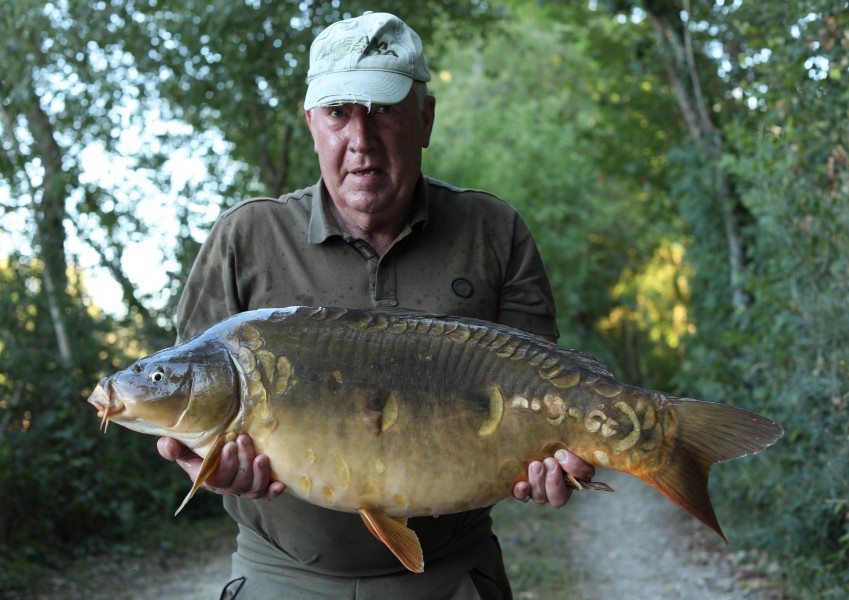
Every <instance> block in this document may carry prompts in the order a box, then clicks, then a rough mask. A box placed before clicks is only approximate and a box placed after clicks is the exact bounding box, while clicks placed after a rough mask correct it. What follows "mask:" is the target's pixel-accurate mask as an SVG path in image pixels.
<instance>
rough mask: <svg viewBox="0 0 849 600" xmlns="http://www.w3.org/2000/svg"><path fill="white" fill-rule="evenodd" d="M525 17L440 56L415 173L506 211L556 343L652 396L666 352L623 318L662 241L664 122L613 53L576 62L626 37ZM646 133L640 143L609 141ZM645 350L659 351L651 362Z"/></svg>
mask: <svg viewBox="0 0 849 600" xmlns="http://www.w3.org/2000/svg"><path fill="white" fill-rule="evenodd" d="M526 13H527V14H521V15H519V16H516V17H515V18H514V19H513V20H511V21H510V22H509V23H505V24H504V26H503V27H502V28H501V29H499V30H498V31H493V32H490V34H489V35H488V36H487V38H486V39H485V40H482V41H481V42H480V43H478V44H469V43H462V44H457V45H456V46H455V47H452V48H451V49H450V52H449V53H448V54H447V55H446V57H445V60H444V63H445V64H451V65H452V68H451V69H450V70H449V69H446V70H443V71H441V72H439V73H438V77H436V80H435V81H434V82H433V84H432V85H431V88H432V90H433V92H434V93H435V95H436V98H437V118H436V130H435V133H434V138H433V140H432V145H431V147H430V149H429V150H428V152H427V153H426V156H425V171H426V172H427V173H429V174H431V175H433V176H435V177H438V178H441V179H445V180H447V181H450V182H452V183H454V184H456V185H460V186H466V187H473V188H474V187H478V188H482V189H486V190H489V191H492V192H494V193H496V194H497V195H498V196H500V197H501V198H504V199H505V200H506V201H508V202H510V203H511V204H513V205H515V206H516V207H517V208H518V209H519V210H520V212H521V213H522V215H523V216H524V218H525V219H526V221H527V222H528V224H529V226H530V228H531V231H532V232H533V234H534V236H535V238H536V240H537V243H538V245H539V247H540V251H541V253H542V255H543V259H544V261H545V264H546V267H547V270H548V273H549V277H550V279H551V281H552V286H553V288H554V292H555V299H556V302H557V305H558V313H559V323H560V329H561V340H560V341H561V343H563V344H564V345H567V346H572V347H577V348H581V349H583V350H585V351H588V352H592V353H594V354H597V355H599V356H600V357H602V358H603V359H605V360H606V362H608V363H610V365H611V366H612V367H613V368H614V370H615V371H618V372H621V373H622V374H623V377H624V378H627V379H628V380H630V381H631V382H633V383H646V382H651V383H652V384H653V385H655V386H657V387H661V386H663V385H664V384H665V383H667V382H666V381H665V380H664V377H668V375H669V373H670V372H671V370H672V366H673V365H674V363H675V360H676V358H675V350H674V348H671V347H669V346H666V347H665V348H664V344H663V343H659V344H654V343H650V342H649V330H650V329H651V327H652V324H651V323H650V322H648V321H649V320H648V319H646V318H643V317H639V316H634V315H636V314H637V312H638V311H637V309H636V306H637V304H638V300H637V295H638V293H637V291H636V290H635V288H634V287H633V286H629V285H628V284H627V282H628V281H631V280H633V278H634V277H636V276H637V274H640V273H643V272H644V270H645V269H646V268H648V267H649V265H651V264H652V261H653V259H654V257H655V250H656V249H657V248H659V247H660V246H662V245H664V244H665V239H664V236H666V235H668V234H669V229H668V228H667V229H663V228H661V227H659V226H658V224H660V223H664V224H666V223H668V220H669V219H670V218H671V215H670V214H669V213H668V208H667V205H668V201H667V200H666V197H665V192H664V191H663V190H662V188H661V187H659V184H660V183H662V179H663V172H662V168H661V166H662V164H663V162H664V159H663V153H664V148H665V146H666V141H665V138H666V136H667V135H668V134H667V133H666V132H663V133H661V134H657V133H656V132H655V131H653V130H652V129H651V127H650V126H649V123H651V122H652V121H653V120H655V119H656V118H661V115H664V114H668V112H669V100H668V98H666V97H665V96H664V95H663V93H662V86H661V85H659V83H658V82H657V79H656V78H655V77H654V76H653V75H651V74H650V73H643V72H640V71H639V70H638V69H634V68H633V65H632V64H631V62H630V61H629V60H628V59H627V58H625V59H622V58H621V56H622V55H621V54H616V52H613V54H616V56H618V57H620V58H619V61H620V62H619V63H618V64H617V65H615V67H614V66H611V68H610V71H609V72H607V73H605V72H603V70H602V69H601V67H600V65H599V63H597V62H596V61H595V60H593V59H592V57H591V56H588V55H587V52H586V48H587V46H588V45H590V44H593V43H594V42H595V41H596V40H597V39H598V38H600V37H605V36H607V37H609V39H610V41H611V43H612V44H615V45H616V49H621V50H622V52H623V53H624V54H625V55H626V56H627V55H628V53H629V48H630V44H631V42H632V40H630V39H629V38H628V37H627V36H622V35H621V32H614V31H612V30H611V28H610V26H609V25H608V24H606V23H601V24H598V25H597V27H596V25H595V24H589V23H587V22H585V21H582V22H581V26H580V27H579V26H571V25H569V24H566V25H563V26H558V27H552V26H551V25H550V24H549V25H544V24H543V23H541V22H539V20H538V15H536V14H535V13H533V12H531V11H526ZM530 30H533V31H534V32H535V34H534V35H532V36H529V35H526V32H527V31H530ZM614 33H618V34H619V37H616V36H615V35H614ZM540 69H542V70H543V73H544V76H543V77H540ZM614 81H617V82H623V81H624V82H625V84H626V85H627V86H628V87H629V89H625V90H623V89H621V88H620V89H616V88H614V86H613V82H614ZM645 137H648V138H650V140H651V141H650V142H648V143H646V144H645V145H643V146H642V147H641V148H636V147H635V146H633V145H629V144H627V143H622V140H623V139H629V138H637V139H641V140H642V139H644V138H645ZM623 283H624V285H623ZM615 288H618V289H619V290H620V295H619V296H618V297H615V296H614V293H613V290H614V289H615ZM623 306H630V307H632V308H633V310H630V311H626V314H627V315H628V318H626V319H620V320H618V321H617V325H616V326H612V327H608V328H607V329H605V330H601V329H599V327H598V325H599V323H600V322H601V321H603V320H605V319H607V320H609V317H610V315H611V314H612V313H614V312H616V311H617V310H620V309H621V308H622V307H623ZM649 346H654V347H655V348H658V349H661V348H664V349H663V350H661V351H659V352H658V353H657V354H655V355H654V358H656V359H657V360H654V359H652V358H649V357H650V356H651V355H652V354H651V352H649V351H647V350H646V349H647V348H648V347H649Z"/></svg>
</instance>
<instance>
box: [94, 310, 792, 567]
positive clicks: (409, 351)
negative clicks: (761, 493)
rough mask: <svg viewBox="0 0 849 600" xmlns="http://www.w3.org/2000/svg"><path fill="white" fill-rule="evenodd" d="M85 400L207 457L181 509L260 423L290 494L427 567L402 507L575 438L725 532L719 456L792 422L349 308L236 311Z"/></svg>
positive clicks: (471, 499) (440, 322) (464, 488)
mask: <svg viewBox="0 0 849 600" xmlns="http://www.w3.org/2000/svg"><path fill="white" fill-rule="evenodd" d="M88 401H89V402H90V403H91V404H93V405H94V406H95V407H97V409H98V411H99V413H98V416H100V417H101V418H102V419H103V425H104V426H105V424H106V423H107V422H108V421H114V422H116V423H118V424H120V425H123V426H125V427H128V428H130V429H133V430H136V431H139V432H142V433H147V434H152V435H157V436H170V437H173V438H176V439H177V440H179V441H180V442H182V443H183V444H184V445H186V446H187V447H189V448H191V449H192V450H193V451H194V452H196V453H197V454H198V455H200V456H201V457H204V460H203V465H202V467H201V471H200V474H199V476H198V478H197V480H196V481H195V483H194V486H193V487H192V489H191V491H190V492H189V494H188V495H187V496H186V499H185V500H184V501H183V504H182V505H181V506H180V508H182V507H183V506H184V505H185V503H186V502H187V501H188V500H189V499H190V498H191V496H192V495H193V494H194V493H195V491H196V490H197V489H198V488H199V487H200V486H201V485H202V484H203V482H204V481H205V480H206V479H207V478H208V477H209V476H210V475H211V474H212V473H213V472H214V471H215V469H216V468H217V466H218V462H219V458H220V453H221V452H220V451H221V448H222V447H223V446H224V444H225V443H227V442H228V441H231V440H234V439H235V438H236V437H237V436H238V435H239V434H247V435H249V436H250V437H251V439H252V440H253V444H254V447H255V448H256V450H257V452H258V453H265V454H266V455H268V457H269V459H270V464H271V469H272V475H273V477H274V478H275V479H278V480H280V481H282V482H283V483H285V484H286V485H287V491H288V492H290V493H292V494H295V495H296V496H298V497H299V498H302V499H303V500H305V501H307V502H310V503H313V504H316V505H319V506H323V507H326V508H330V509H335V510H340V511H347V512H359V513H360V515H361V516H362V517H363V521H364V522H365V524H366V526H367V527H368V528H369V530H370V531H371V532H372V533H373V534H374V535H376V536H377V537H378V538H379V539H380V540H381V541H383V542H384V543H385V544H386V545H387V547H388V548H389V549H390V550H391V551H392V552H393V553H394V554H395V555H396V556H397V557H398V558H399V560H400V561H401V562H402V563H403V564H404V566H406V567H407V568H408V569H410V570H412V571H416V572H421V571H422V570H423V568H424V562H423V558H422V552H421V546H420V545H419V542H418V539H417V537H416V535H415V533H414V532H413V531H412V530H411V529H409V528H408V527H406V517H411V516H421V515H439V514H448V513H454V512H460V511H465V510H469V509H473V508H480V507H485V506H490V505H492V504H495V503H497V502H499V501H500V500H503V499H505V498H507V497H509V496H511V494H512V489H513V486H514V484H515V483H516V482H517V481H519V480H524V479H526V477H527V475H526V473H527V466H528V464H529V463H530V462H531V461H533V460H540V459H543V458H544V457H547V456H551V455H552V454H553V453H554V452H555V451H557V450H558V449H561V448H565V449H568V450H570V451H572V452H574V453H575V454H576V455H578V456H579V457H580V458H581V459H583V460H584V461H585V462H587V463H590V464H592V465H594V466H598V467H607V468H611V469H616V470H619V471H624V472H627V473H630V474H632V475H634V476H636V477H639V478H640V479H642V480H643V481H645V482H647V483H649V484H650V485H652V486H654V487H655V488H656V489H657V490H658V491H660V492H661V493H662V494H663V495H665V496H666V497H667V498H669V499H670V500H672V501H673V502H675V503H676V504H678V505H679V506H681V507H682V508H683V509H684V510H686V511H687V512H689V513H690V514H692V515H693V516H695V517H696V518H698V519H700V520H701V521H702V522H704V523H705V524H706V525H707V526H708V527H710V528H711V529H713V530H714V531H715V532H716V533H717V534H718V535H719V536H720V537H722V538H723V539H726V538H725V536H724V535H723V533H722V530H721V528H720V526H719V523H718V521H717V518H716V515H715V513H714V510H713V507H712V505H711V501H710V497H709V495H708V490H707V482H708V474H709V472H710V469H711V466H712V465H713V464H714V463H717V462H722V461H726V460H730V459H733V458H739V457H742V456H746V455H749V454H753V453H756V452H759V451H761V450H763V449H765V448H766V447H768V446H770V445H771V444H772V443H774V442H775V441H776V440H777V439H778V438H780V437H781V435H782V433H783V430H782V428H781V427H780V426H779V425H777V424H776V423H774V422H772V421H771V420H769V419H766V418H764V417H762V416H760V415H757V414H754V413H751V412H749V411H746V410H743V409H740V408H735V407H731V406H727V405H723V404H717V403H713V402H705V401H701V400H692V399H686V398H678V397H674V396H670V395H667V394H664V393H662V392H657V391H650V390H645V389H641V388H638V387H634V386H630V385H626V384H624V383H621V382H620V381H617V380H616V379H615V378H614V377H613V375H612V374H611V373H610V372H609V371H608V369H607V368H606V367H605V366H604V365H603V364H601V363H600V362H599V361H597V360H596V359H594V358H592V357H590V356H588V355H586V354H583V353H580V352H577V351H575V350H570V349H568V348H565V347H562V346H558V345H556V344H553V343H549V342H547V341H545V340H542V339H540V338H538V337H536V336H533V335H530V334H527V333H524V332H522V331H519V330H516V329H512V328H510V327H505V326H501V325H495V324H493V323H488V322H485V321H478V320H474V319H467V318H455V317H442V316H434V315H426V314H421V313H414V312H411V313H404V312H395V311H388V312H380V311H372V310H346V309H337V308H312V307H289V308H283V309H261V310H254V311H248V312H244V313H240V314H237V315H234V316H232V317H230V318H228V319H225V320H224V321H222V322H220V323H218V324H217V325H214V326H212V327H210V328H209V329H207V330H206V331H204V332H203V333H201V334H200V335H198V336H197V337H195V338H194V339H191V340H189V341H186V342H184V343H182V344H180V345H177V346H174V347H173V348H168V349H165V350H162V351H160V352H157V353H156V354H153V355H151V356H149V357H147V358H144V359H142V360H140V361H138V362H136V363H135V364H133V365H132V366H130V367H129V368H127V369H125V370H123V371H120V372H118V373H115V374H114V375H111V376H109V377H106V378H104V379H102V380H101V381H100V383H99V384H98V385H97V387H96V388H95V390H94V392H93V393H92V394H91V397H90V398H89V399H88ZM572 484H573V485H575V486H578V487H583V484H582V482H580V481H576V480H574V479H573V481H572ZM595 487H597V488H602V489H603V488H604V485H603V484H598V485H596V486H595ZM177 512H179V509H178V511H177ZM726 541H727V540H726Z"/></svg>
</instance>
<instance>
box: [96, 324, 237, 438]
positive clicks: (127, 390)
mask: <svg viewBox="0 0 849 600" xmlns="http://www.w3.org/2000/svg"><path fill="white" fill-rule="evenodd" d="M88 402H89V403H90V404H92V405H93V406H94V407H95V408H97V409H98V416H100V417H102V418H103V424H104V426H105V424H106V422H107V421H114V422H116V423H118V424H119V425H122V426H124V427H127V428H129V429H132V430H134V431H138V432H140V433H147V434H151V435H159V436H169V437H173V438H176V439H178V440H180V441H181V442H183V443H184V444H186V445H187V446H189V447H193V446H196V445H198V444H199V443H202V441H203V440H205V439H206V438H208V437H210V436H212V435H217V434H218V433H220V432H221V431H223V430H224V429H226V428H227V426H228V425H229V423H230V422H231V421H232V420H233V418H234V417H235V416H236V415H237V414H238V412H239V406H240V403H239V388H238V376H237V373H236V368H235V367H234V365H233V361H232V359H231V357H230V354H229V352H228V351H227V350H226V348H224V347H223V346H222V345H220V344H216V343H214V342H213V341H207V342H206V343H203V344H198V343H193V342H187V343H186V344H181V345H180V346H175V347H174V348H168V349H166V350H162V351H160V352H157V353H156V354H153V355H151V356H148V357H147V358H143V359H141V360H139V361H138V362H136V363H135V364H133V365H131V366H130V367H128V368H126V369H124V370H123V371H118V372H117V373H115V374H113V375H110V376H108V377H104V378H103V379H101V380H100V382H99V383H98V385H97V387H96V388H95V390H94V391H93V392H92V394H91V396H90V397H89V399H88Z"/></svg>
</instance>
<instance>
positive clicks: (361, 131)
mask: <svg viewBox="0 0 849 600" xmlns="http://www.w3.org/2000/svg"><path fill="white" fill-rule="evenodd" d="M374 128H375V123H374V119H372V118H371V113H369V112H368V109H366V107H364V106H363V107H357V110H355V111H354V114H352V115H351V119H350V120H349V121H348V147H349V148H350V150H352V151H354V152H366V151H367V150H369V149H370V148H371V147H372V145H373V144H374Z"/></svg>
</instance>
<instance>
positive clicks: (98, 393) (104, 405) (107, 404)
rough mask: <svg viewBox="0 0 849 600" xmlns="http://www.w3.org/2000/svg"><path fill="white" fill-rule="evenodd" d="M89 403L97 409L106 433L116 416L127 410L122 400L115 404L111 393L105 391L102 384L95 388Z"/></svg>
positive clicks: (101, 426)
mask: <svg viewBox="0 0 849 600" xmlns="http://www.w3.org/2000/svg"><path fill="white" fill-rule="evenodd" d="M107 386H108V384H107ZM88 403H89V404H91V405H92V406H94V407H95V408H96V409H97V416H98V417H101V421H100V428H101V429H102V430H103V431H104V432H105V431H106V427H107V426H108V425H109V420H110V419H111V418H112V417H114V416H115V415H119V414H121V413H122V412H124V411H125V410H126V408H125V407H124V404H123V403H122V402H121V401H120V400H117V401H115V402H113V401H112V399H111V398H110V394H109V392H107V391H106V390H105V389H104V387H103V383H102V382H101V383H98V384H97V387H96V388H94V391H93V392H92V393H91V396H89V397H88Z"/></svg>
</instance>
